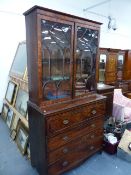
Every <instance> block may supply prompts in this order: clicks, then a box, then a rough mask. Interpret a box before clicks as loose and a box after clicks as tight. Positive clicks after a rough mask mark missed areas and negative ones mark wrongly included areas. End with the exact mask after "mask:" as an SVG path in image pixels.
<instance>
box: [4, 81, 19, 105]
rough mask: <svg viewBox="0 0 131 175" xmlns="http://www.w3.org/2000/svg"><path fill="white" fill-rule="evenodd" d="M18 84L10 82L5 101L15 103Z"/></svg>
mask: <svg viewBox="0 0 131 175" xmlns="http://www.w3.org/2000/svg"><path fill="white" fill-rule="evenodd" d="M16 86H17V85H16V84H15V83H14V82H12V81H9V83H8V86H7V91H6V95H5V99H6V100H7V101H8V102H9V103H10V104H12V103H13V98H14V95H15V89H16Z"/></svg>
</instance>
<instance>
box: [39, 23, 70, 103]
mask: <svg viewBox="0 0 131 175" xmlns="http://www.w3.org/2000/svg"><path fill="white" fill-rule="evenodd" d="M41 28H42V32H41V34H42V66H43V98H44V99H45V100H52V99H59V98H65V97H70V96H71V78H70V74H71V67H70V61H71V60H70V59H71V26H70V25H67V24H62V23H56V22H51V21H45V20H42V21H41ZM63 84H64V86H63Z"/></svg>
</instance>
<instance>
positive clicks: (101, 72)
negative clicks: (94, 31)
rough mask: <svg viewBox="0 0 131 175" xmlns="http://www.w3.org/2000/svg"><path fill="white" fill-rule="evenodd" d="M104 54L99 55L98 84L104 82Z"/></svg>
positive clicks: (105, 57)
mask: <svg viewBox="0 0 131 175" xmlns="http://www.w3.org/2000/svg"><path fill="white" fill-rule="evenodd" d="M106 59H107V56H106V54H100V60H99V82H102V83H104V81H105V67H106Z"/></svg>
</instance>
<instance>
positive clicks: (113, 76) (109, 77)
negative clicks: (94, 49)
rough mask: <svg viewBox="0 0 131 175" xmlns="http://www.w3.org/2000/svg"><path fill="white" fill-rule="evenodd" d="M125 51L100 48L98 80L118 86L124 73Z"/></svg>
mask: <svg viewBox="0 0 131 175" xmlns="http://www.w3.org/2000/svg"><path fill="white" fill-rule="evenodd" d="M124 61H125V51H124V50H120V49H110V48H100V52H99V68H98V74H99V76H98V77H99V78H98V82H103V83H105V84H109V85H115V86H117V85H118V84H119V83H120V82H122V80H123V79H124V78H123V74H124Z"/></svg>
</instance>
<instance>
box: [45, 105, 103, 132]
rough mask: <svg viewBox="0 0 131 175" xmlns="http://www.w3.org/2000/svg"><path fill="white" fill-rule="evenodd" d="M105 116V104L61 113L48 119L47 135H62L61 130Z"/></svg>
mask: <svg viewBox="0 0 131 175" xmlns="http://www.w3.org/2000/svg"><path fill="white" fill-rule="evenodd" d="M104 114H105V103H104V102H101V103H100V102H98V103H92V104H91V105H88V106H81V107H79V108H74V109H72V110H70V111H66V112H61V113H59V114H57V115H54V116H51V117H49V118H48V119H47V135H51V134H57V133H61V130H63V129H67V128H69V127H70V126H73V125H75V124H79V123H81V122H83V121H84V120H87V119H88V118H93V117H96V116H99V115H104Z"/></svg>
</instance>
